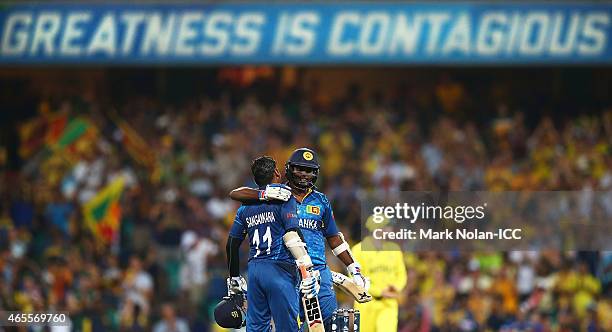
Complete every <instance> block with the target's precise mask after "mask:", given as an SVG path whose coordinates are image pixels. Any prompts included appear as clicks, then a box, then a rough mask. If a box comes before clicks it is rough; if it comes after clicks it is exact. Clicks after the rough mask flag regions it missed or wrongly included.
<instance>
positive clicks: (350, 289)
mask: <svg viewBox="0 0 612 332" xmlns="http://www.w3.org/2000/svg"><path fill="white" fill-rule="evenodd" d="M332 282H333V283H334V285H335V286H336V287H338V288H340V289H341V290H342V291H343V292H345V293H346V294H348V295H350V296H352V297H353V298H354V299H355V301H357V302H359V303H366V302H370V301H372V296H371V295H370V294H369V293H368V292H367V291H366V290H365V289H364V288H362V287H359V286H357V285H356V284H355V283H354V282H353V280H351V279H350V278H348V277H347V276H345V275H344V274H342V273H338V272H335V271H332Z"/></svg>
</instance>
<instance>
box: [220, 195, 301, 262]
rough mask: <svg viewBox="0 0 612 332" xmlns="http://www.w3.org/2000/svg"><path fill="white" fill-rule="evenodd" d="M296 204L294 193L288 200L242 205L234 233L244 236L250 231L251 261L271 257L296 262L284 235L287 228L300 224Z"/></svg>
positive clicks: (232, 233) (232, 235)
mask: <svg viewBox="0 0 612 332" xmlns="http://www.w3.org/2000/svg"><path fill="white" fill-rule="evenodd" d="M296 205H297V202H296V200H295V198H293V197H291V199H290V200H289V201H287V202H280V201H269V202H261V203H254V204H243V205H242V206H241V207H240V208H238V211H237V212H236V218H235V219H234V224H233V225H232V228H231V230H230V236H231V237H234V238H238V239H244V238H245V236H246V234H247V233H248V234H249V261H251V260H252V259H267V260H278V261H284V262H289V263H292V264H295V259H294V258H293V256H292V255H291V253H290V252H289V250H288V249H287V247H285V243H284V241H283V235H285V232H286V231H287V229H290V228H297V227H299V225H298V219H297V215H296V210H297V206H296Z"/></svg>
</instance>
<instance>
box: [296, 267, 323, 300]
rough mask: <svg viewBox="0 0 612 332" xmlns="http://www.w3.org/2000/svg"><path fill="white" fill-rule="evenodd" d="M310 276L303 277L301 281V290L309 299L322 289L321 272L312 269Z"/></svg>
mask: <svg viewBox="0 0 612 332" xmlns="http://www.w3.org/2000/svg"><path fill="white" fill-rule="evenodd" d="M309 272H310V277H308V278H304V279H302V281H301V282H300V292H301V293H302V295H303V296H304V297H306V298H307V299H312V298H314V297H315V296H317V294H319V290H321V274H320V273H319V271H317V270H315V269H312V268H311V269H310V270H309Z"/></svg>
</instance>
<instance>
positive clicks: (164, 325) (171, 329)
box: [153, 303, 189, 332]
mask: <svg viewBox="0 0 612 332" xmlns="http://www.w3.org/2000/svg"><path fill="white" fill-rule="evenodd" d="M161 316H162V320H160V321H159V322H157V323H156V324H155V326H154V327H153V332H189V325H188V324H187V322H186V321H185V320H184V319H182V318H179V317H177V316H176V312H175V311H174V308H173V307H172V305H171V304H168V303H166V304H164V305H162V307H161Z"/></svg>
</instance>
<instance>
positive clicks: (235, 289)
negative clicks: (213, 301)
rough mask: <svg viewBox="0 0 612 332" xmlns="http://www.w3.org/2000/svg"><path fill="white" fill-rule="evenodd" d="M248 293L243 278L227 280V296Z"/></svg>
mask: <svg viewBox="0 0 612 332" xmlns="http://www.w3.org/2000/svg"><path fill="white" fill-rule="evenodd" d="M246 292H247V283H246V280H244V278H243V277H231V278H227V294H228V295H235V294H242V293H246Z"/></svg>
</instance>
